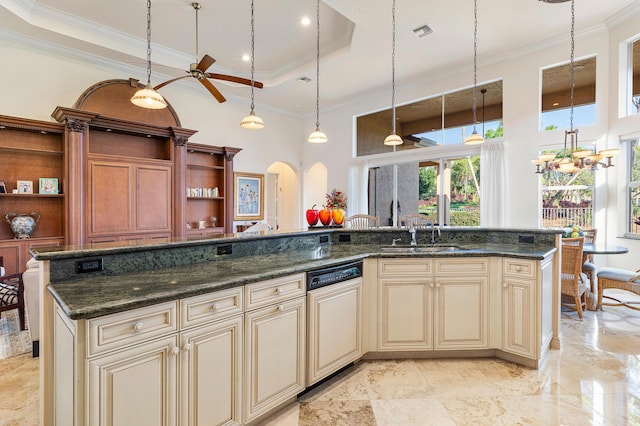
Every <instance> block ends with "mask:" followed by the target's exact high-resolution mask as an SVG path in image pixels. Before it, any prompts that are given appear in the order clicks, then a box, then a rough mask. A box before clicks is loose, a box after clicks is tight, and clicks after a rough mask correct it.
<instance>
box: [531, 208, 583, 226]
mask: <svg viewBox="0 0 640 426" xmlns="http://www.w3.org/2000/svg"><path fill="white" fill-rule="evenodd" d="M573 225H578V226H579V227H581V228H587V229H588V228H592V227H593V209H592V208H591V207H545V208H543V209H542V227H543V228H564V227H567V226H573Z"/></svg>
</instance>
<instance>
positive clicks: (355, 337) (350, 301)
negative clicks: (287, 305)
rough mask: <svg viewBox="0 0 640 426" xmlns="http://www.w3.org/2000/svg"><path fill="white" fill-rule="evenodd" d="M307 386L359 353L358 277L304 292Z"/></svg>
mask: <svg viewBox="0 0 640 426" xmlns="http://www.w3.org/2000/svg"><path fill="white" fill-rule="evenodd" d="M307 302H308V304H307V330H308V331H307V348H308V349H307V386H311V385H313V384H314V383H316V382H318V381H319V380H321V379H324V378H325V377H327V376H329V375H330V374H332V373H334V372H335V371H338V370H339V369H340V368H342V367H344V366H345V365H347V364H349V363H350V362H353V361H355V360H357V359H359V358H361V357H362V332H363V330H362V278H356V279H352V280H348V281H345V282H343V283H338V284H333V285H330V286H327V287H322V288H319V289H317V290H312V291H310V292H309V293H308V294H307Z"/></svg>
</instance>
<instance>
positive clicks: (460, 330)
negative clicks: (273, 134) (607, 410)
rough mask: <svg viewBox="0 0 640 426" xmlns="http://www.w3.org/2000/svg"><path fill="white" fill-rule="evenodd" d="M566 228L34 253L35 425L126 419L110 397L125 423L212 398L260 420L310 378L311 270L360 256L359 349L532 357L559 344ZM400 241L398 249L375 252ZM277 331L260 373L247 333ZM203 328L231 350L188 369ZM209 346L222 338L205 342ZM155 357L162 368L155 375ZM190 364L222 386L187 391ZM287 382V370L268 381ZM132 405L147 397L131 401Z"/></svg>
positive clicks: (335, 232) (287, 237)
mask: <svg viewBox="0 0 640 426" xmlns="http://www.w3.org/2000/svg"><path fill="white" fill-rule="evenodd" d="M560 234H561V231H554V230H513V229H511V230H506V229H478V228H449V229H443V230H442V233H441V235H440V236H439V237H438V238H437V241H436V244H430V240H431V239H430V237H431V236H432V231H429V230H419V231H418V233H417V244H416V245H417V246H418V247H431V249H430V250H429V251H421V252H416V251H414V250H412V249H411V245H410V243H409V240H408V238H409V233H408V232H407V230H402V229H393V228H389V229H380V230H371V231H358V230H353V231H351V230H344V229H331V230H328V229H327V230H317V231H312V232H309V231H300V232H269V233H260V234H255V235H229V236H223V237H220V238H216V239H210V240H200V241H175V242H171V243H164V244H149V245H145V246H115V245H109V246H96V247H90V248H71V247H68V248H65V249H63V250H60V249H58V248H57V249H55V250H50V251H47V250H42V251H39V252H37V253H34V255H35V256H36V259H38V260H40V261H42V265H41V266H42V267H41V271H42V272H41V284H42V301H43V315H42V318H43V324H42V329H43V330H44V332H43V340H42V343H41V345H42V346H41V347H42V355H41V358H42V360H41V362H42V369H41V374H42V378H43V383H42V392H43V398H42V401H43V402H44V403H43V404H42V406H43V407H42V408H43V419H45V423H44V424H62V423H63V422H71V423H64V424H79V425H84V424H119V422H118V421H117V419H116V418H114V417H113V416H115V414H114V413H115V411H114V410H115V408H114V407H118V410H119V411H120V412H123V413H128V414H126V416H128V417H124V419H128V420H127V421H130V420H131V418H137V417H135V415H136V411H137V412H143V413H144V412H149V413H153V415H154V416H159V417H157V418H158V419H160V418H163V419H165V420H166V421H167V422H168V423H167V424H197V418H198V416H199V415H204V413H199V412H198V410H204V409H206V407H207V404H209V402H205V401H208V400H209V399H211V400H218V401H222V404H221V405H220V406H221V407H227V406H228V407H230V408H231V409H230V411H229V410H226V411H229V412H228V413H226V412H225V413H222V414H224V415H223V416H222V417H220V419H219V422H220V423H223V424H236V423H239V424H240V423H246V422H255V421H259V420H260V419H261V418H263V417H264V416H265V415H268V414H269V413H271V412H272V411H273V410H275V409H277V408H278V407H280V406H282V404H286V403H288V402H290V400H291V398H295V395H296V394H297V393H299V392H301V391H303V390H304V389H305V387H306V385H307V378H306V377H305V376H306V375H305V371H306V369H307V366H306V363H307V357H308V355H310V354H308V353H306V352H308V350H309V349H308V348H307V342H306V340H307V339H306V334H307V333H308V331H309V327H311V325H310V324H307V320H308V318H307V315H306V311H307V309H308V306H307V303H306V301H305V294H306V288H305V284H304V281H305V275H304V273H305V272H307V271H309V270H314V269H317V268H321V267H326V266H331V265H335V264H341V263H344V262H349V261H354V260H359V259H361V260H363V262H364V271H363V277H362V280H361V286H360V287H358V290H357V291H355V290H354V291H352V292H349V293H348V294H350V295H352V296H353V299H349V300H350V301H351V300H353V301H356V300H357V302H358V305H357V306H358V307H359V308H357V309H354V310H353V311H357V315H355V314H354V315H352V316H349V315H347V316H346V317H345V318H352V317H353V320H354V324H356V325H357V332H355V333H354V335H356V338H357V342H356V343H354V344H353V345H354V347H356V346H357V351H355V353H356V358H359V357H368V358H376V357H393V358H400V357H408V356H411V357H427V356H428V357H433V356H437V357H443V356H460V355H463V356H498V357H501V358H505V359H508V360H511V361H514V362H518V363H521V364H524V365H529V366H531V367H537V366H538V365H539V364H540V363H541V362H543V360H544V357H545V355H546V353H547V351H548V350H549V348H552V347H554V348H558V347H559V345H560V330H559V288H558V283H557V281H558V280H557V275H558V271H559V268H558V265H557V262H558V256H556V255H555V254H556V250H557V248H558V241H559V236H560ZM394 239H395V240H398V239H400V240H401V241H400V248H401V250H393V251H389V250H388V249H387V250H383V249H384V248H385V247H388V246H391V243H392V241H393V240H394ZM396 247H397V246H396ZM404 247H409V248H408V249H407V250H405V249H404ZM440 248H441V249H440ZM92 268H93V269H97V270H96V271H89V272H80V271H84V270H87V269H89V270H90V269H92ZM45 284H46V285H45ZM271 290H273V292H272V293H271ZM250 295H254V296H255V295H258V299H254V298H253V297H254V296H250ZM260 297H263V299H260ZM261 300H262V301H261ZM203 306H207V308H206V309H204V308H202V307H203ZM354 306H355V305H354ZM272 311H273V312H272ZM188 313H193V316H192V317H189V315H188ZM265 318H268V319H265ZM273 321H275V322H273ZM272 323H273V324H279V325H278V327H277V328H269V327H271V326H270V324H272ZM207 327H208V328H207ZM216 327H217V328H216ZM260 327H263V328H260ZM287 327H288V328H287ZM276 329H277V330H285V329H288V330H289V331H290V332H289V333H288V334H286V335H284V337H287V339H288V340H287V342H289V343H290V344H289V345H286V344H285V345H283V344H282V342H281V341H280V340H278V342H279V343H278V346H277V347H276V349H277V348H278V347H279V348H283V349H282V350H283V351H284V350H285V349H286V350H288V352H280V353H278V357H279V358H280V359H282V357H287V356H291V360H293V361H292V362H291V363H290V364H291V368H290V369H289V370H287V369H286V368H285V370H282V371H279V374H277V375H276V376H275V377H274V376H269V375H267V376H269V377H267V376H265V377H258V376H260V374H259V373H257V371H258V370H259V369H258V366H259V363H260V362H264V359H263V358H261V356H263V355H261V354H265V353H271V352H273V350H274V348H264V347H262V348H256V347H254V346H252V345H255V344H256V342H257V340H254V339H253V337H255V336H253V337H251V335H252V333H258V332H259V333H263V334H262V336H263V337H264V336H265V335H269V333H274V332H275V331H274V330H276ZM213 330H217V331H213ZM220 330H222V334H216V333H217V332H220ZM195 332H197V336H195V337H194V336H193V334H194V333H195ZM278 332H280V331H278ZM265 333H266V334H265ZM203 336H206V338H207V339H209V340H208V341H209V342H214V341H217V342H218V344H219V343H220V342H222V341H224V342H225V345H226V346H224V349H225V350H226V352H225V354H224V355H225V356H223V357H222V356H221V357H217V358H216V359H217V360H218V361H216V362H214V363H213V364H212V363H209V364H208V365H207V366H203V365H199V366H198V367H197V368H195V367H194V364H193V363H194V362H195V361H194V359H193V353H194V352H195V351H194V349H193V348H195V347H196V344H197V342H199V341H200V342H201V341H204V340H202V339H203ZM212 336H224V339H223V340H219V339H218V340H216V339H214V338H213V337H212ZM274 337H275V338H277V339H281V338H283V336H280V335H279V336H274ZM185 339H186V340H185ZM190 339H191V340H190ZM198 339H201V340H198ZM225 339H226V340H225ZM205 340H206V339H205ZM338 343H339V342H338ZM338 343H336V344H338ZM215 347H217V348H218V349H219V350H220V349H221V347H220V345H218V346H215V345H213V346H211V345H210V346H209V349H208V350H213V348H215ZM202 348H205V346H204V345H203V346H202ZM223 352H224V350H223ZM276 352H277V351H276ZM352 352H353V351H352ZM203 353H204V352H203ZM124 354H126V356H124V357H122V356H123V355H124ZM143 354H144V356H143ZM149 354H153V356H151V355H149ZM145 356H150V358H145ZM141 357H142V358H141ZM352 358H353V357H352ZM141 359H145V360H146V361H144V362H142V361H141ZM272 361H274V360H272ZM287 364H289V363H287ZM140 365H143V366H145V367H144V368H148V367H150V366H155V367H153V368H151V369H150V370H149V372H150V376H149V380H145V378H144V376H140V377H137V378H136V377H134V374H133V372H135V371H137V372H138V373H139V374H143V373H141V371H143V370H144V368H143V369H140V368H138V370H136V368H137V367H135V366H140ZM221 366H223V367H224V368H222V367H221ZM156 367H157V368H159V369H160V370H161V372H162V374H160V377H161V378H162V379H161V380H160V379H156V380H155V382H154V381H153V380H151V379H152V378H153V377H156V376H157V375H158V374H156V373H157V371H155V370H154V368H156ZM221 368H222V370H221ZM276 370H277V369H276ZM118 372H125V373H124V374H119V373H118ZM207 372H208V373H207ZM214 372H215V373H214ZM198 374H209V375H212V374H213V375H214V376H215V375H216V374H217V375H218V376H220V377H226V378H228V379H229V380H228V381H224V383H226V386H221V384H222V382H220V383H218V385H217V386H216V388H217V389H218V390H220V389H226V391H225V392H226V393H225V395H222V394H221V393H220V391H219V392H218V393H216V395H212V394H211V391H209V390H206V391H205V390H203V389H200V391H199V390H198V388H196V387H193V383H195V382H198V383H200V384H199V386H203V383H206V382H205V379H206V377H199V376H198ZM253 376H255V377H253ZM263 376H264V374H263ZM125 377H126V379H125ZM282 377H285V378H286V379H291V380H289V381H288V382H287V381H286V380H285V382H283V384H282V386H280V384H278V385H277V386H271V385H270V383H268V382H269V381H270V380H275V381H277V380H279V378H282ZM209 378H210V377H209ZM141 379H142V380H141ZM195 379H198V380H195ZM158 380H160V383H157V381H158ZM283 380H284V379H283ZM120 381H121V382H120ZM147 382H149V386H152V388H153V386H155V389H156V390H157V393H153V392H147V391H149V390H148V389H145V392H147V393H148V394H149V395H151V398H150V401H148V400H147V399H149V398H146V399H145V398H142V397H141V396H140V395H137V394H136V393H135V392H133V391H129V392H125V390H126V389H128V388H129V389H133V388H136V385H140V383H147ZM289 382H291V383H289ZM285 385H286V386H285ZM116 388H117V389H118V392H114V389H116ZM214 393H215V392H214ZM200 394H202V395H200ZM155 396H158V398H155ZM160 396H161V397H160ZM223 396H224V397H223ZM198 398H201V400H199V399H198ZM136 400H139V402H140V404H142V405H141V406H142V407H145V408H144V409H142V410H140V407H141V406H139V405H136V404H133V405H132V404H131V401H136ZM158 401H160V402H161V403H160V402H158ZM194 401H200V403H199V404H194ZM227 402H229V403H228V404H227ZM66 404H68V406H73V407H74V410H73V413H72V414H73V415H72V417H69V416H68V415H67V414H65V413H63V412H61V411H60V410H59V408H60V407H63V406H65V405H66ZM154 404H156V405H154ZM214 406H215V404H214ZM56 407H58V409H57V408H56ZM136 407H138V409H136ZM127 410H129V411H130V412H129V411H127ZM116 411H117V410H116ZM214 411H215V412H216V413H218V414H220V410H214ZM58 416H62V417H58ZM132 416H133V417H132ZM152 418H153V416H151V417H150V419H152ZM209 418H211V417H209ZM47 419H51V420H49V421H47ZM145 419H147V417H145ZM149 422H150V423H149V424H155V423H154V422H153V421H151V420H149Z"/></svg>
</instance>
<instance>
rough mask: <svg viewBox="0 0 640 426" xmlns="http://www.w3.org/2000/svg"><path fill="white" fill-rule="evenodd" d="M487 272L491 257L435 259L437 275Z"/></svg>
mask: <svg viewBox="0 0 640 426" xmlns="http://www.w3.org/2000/svg"><path fill="white" fill-rule="evenodd" d="M487 273H489V259H488V258H486V257H477V258H476V257H461V258H457V259H436V260H435V274H436V275H466V274H473V275H477V274H487Z"/></svg>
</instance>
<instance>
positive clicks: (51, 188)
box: [38, 178, 58, 194]
mask: <svg viewBox="0 0 640 426" xmlns="http://www.w3.org/2000/svg"><path fill="white" fill-rule="evenodd" d="M38 192H40V194H57V193H58V179H55V178H40V190H39V191H38Z"/></svg>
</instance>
